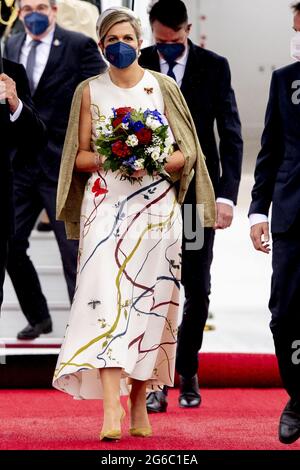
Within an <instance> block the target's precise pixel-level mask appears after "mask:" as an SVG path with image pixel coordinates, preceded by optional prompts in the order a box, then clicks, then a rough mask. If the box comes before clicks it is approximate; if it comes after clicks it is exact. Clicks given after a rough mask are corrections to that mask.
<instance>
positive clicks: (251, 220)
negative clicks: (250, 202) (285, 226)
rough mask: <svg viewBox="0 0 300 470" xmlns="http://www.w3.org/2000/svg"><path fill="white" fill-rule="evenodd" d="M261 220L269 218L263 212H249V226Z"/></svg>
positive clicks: (264, 220)
mask: <svg viewBox="0 0 300 470" xmlns="http://www.w3.org/2000/svg"><path fill="white" fill-rule="evenodd" d="M262 222H269V219H268V217H267V216H266V215H265V214H250V215H249V223H250V227H252V226H253V225H256V224H261V223H262Z"/></svg>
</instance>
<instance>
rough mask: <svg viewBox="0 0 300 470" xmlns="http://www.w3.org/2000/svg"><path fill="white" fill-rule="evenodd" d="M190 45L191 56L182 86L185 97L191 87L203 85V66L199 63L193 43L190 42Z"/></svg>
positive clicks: (189, 56)
mask: <svg viewBox="0 0 300 470" xmlns="http://www.w3.org/2000/svg"><path fill="white" fill-rule="evenodd" d="M188 44H189V55H188V60H187V63H186V67H185V71H184V76H183V79H182V84H181V87H180V89H181V92H182V93H183V95H184V94H185V92H188V90H189V89H190V88H191V87H195V86H199V85H200V83H201V74H202V72H203V70H204V67H203V64H201V62H200V63H199V60H198V57H197V55H196V51H195V46H194V44H193V43H192V41H190V40H188Z"/></svg>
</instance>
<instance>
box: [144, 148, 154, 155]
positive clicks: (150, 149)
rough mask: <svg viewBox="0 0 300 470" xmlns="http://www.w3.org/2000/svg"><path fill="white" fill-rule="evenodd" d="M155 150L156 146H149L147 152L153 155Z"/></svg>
mask: <svg viewBox="0 0 300 470" xmlns="http://www.w3.org/2000/svg"><path fill="white" fill-rule="evenodd" d="M154 150H155V147H147V148H146V149H145V153H147V154H148V155H151V153H152V152H154Z"/></svg>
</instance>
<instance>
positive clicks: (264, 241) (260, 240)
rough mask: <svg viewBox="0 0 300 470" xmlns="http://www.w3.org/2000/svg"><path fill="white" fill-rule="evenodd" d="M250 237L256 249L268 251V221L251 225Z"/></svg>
mask: <svg viewBox="0 0 300 470" xmlns="http://www.w3.org/2000/svg"><path fill="white" fill-rule="evenodd" d="M250 237H251V240H252V243H253V246H254V248H255V249H256V250H258V251H262V252H263V253H267V254H268V253H270V251H271V249H270V245H269V240H270V232H269V223H268V222H261V223H259V224H255V225H252V227H251V232H250Z"/></svg>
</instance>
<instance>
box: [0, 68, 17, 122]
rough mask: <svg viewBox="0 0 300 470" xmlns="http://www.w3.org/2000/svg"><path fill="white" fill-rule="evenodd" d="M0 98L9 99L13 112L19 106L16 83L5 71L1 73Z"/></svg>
mask: <svg viewBox="0 0 300 470" xmlns="http://www.w3.org/2000/svg"><path fill="white" fill-rule="evenodd" d="M0 100H7V101H8V105H9V110H10V112H11V114H14V112H15V111H16V110H17V108H18V106H19V98H18V94H17V89H16V84H15V82H14V81H13V80H12V78H10V77H9V76H8V75H6V74H5V73H1V74H0Z"/></svg>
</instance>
